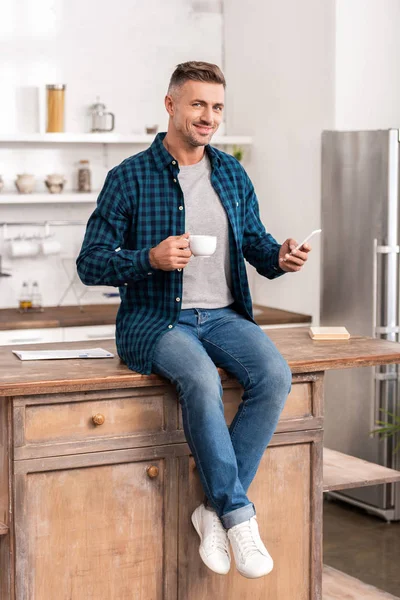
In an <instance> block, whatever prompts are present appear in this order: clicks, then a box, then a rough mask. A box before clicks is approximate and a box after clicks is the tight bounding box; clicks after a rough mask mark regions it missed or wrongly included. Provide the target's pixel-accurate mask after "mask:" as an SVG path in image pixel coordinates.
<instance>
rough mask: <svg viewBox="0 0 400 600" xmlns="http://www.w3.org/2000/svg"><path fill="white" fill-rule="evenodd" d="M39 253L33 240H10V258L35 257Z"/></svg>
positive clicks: (37, 246)
mask: <svg viewBox="0 0 400 600" xmlns="http://www.w3.org/2000/svg"><path fill="white" fill-rule="evenodd" d="M38 252H39V245H38V243H37V242H35V241H34V240H11V241H10V256H11V258H25V257H28V256H36V255H37V254H38Z"/></svg>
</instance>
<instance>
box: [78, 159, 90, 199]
mask: <svg viewBox="0 0 400 600" xmlns="http://www.w3.org/2000/svg"><path fill="white" fill-rule="evenodd" d="M91 191H92V186H91V172H90V164H89V161H88V160H80V161H79V169H78V192H85V193H89V192H91Z"/></svg>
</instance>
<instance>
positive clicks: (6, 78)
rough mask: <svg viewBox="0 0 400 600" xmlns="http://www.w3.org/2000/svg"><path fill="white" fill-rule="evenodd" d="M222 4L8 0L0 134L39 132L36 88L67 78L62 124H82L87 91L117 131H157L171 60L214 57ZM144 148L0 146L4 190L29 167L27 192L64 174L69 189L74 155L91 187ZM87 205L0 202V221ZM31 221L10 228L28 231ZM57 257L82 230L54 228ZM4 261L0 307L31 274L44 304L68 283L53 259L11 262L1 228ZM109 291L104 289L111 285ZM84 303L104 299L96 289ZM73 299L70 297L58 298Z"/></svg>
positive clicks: (0, 62) (86, 124) (2, 9)
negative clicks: (7, 273) (33, 181)
mask: <svg viewBox="0 0 400 600" xmlns="http://www.w3.org/2000/svg"><path fill="white" fill-rule="evenodd" d="M222 54H223V53H222V9H221V2H220V1H219V0H192V1H188V0H168V2H162V1H161V0H146V2H142V1H140V0H115V1H114V2H112V3H108V2H98V0H85V2H82V1H78V0H68V1H67V0H64V1H63V0H37V1H35V2H33V1H30V0H14V1H12V2H5V3H4V2H3V3H1V4H0V82H1V94H0V133H5V132H34V131H37V130H38V120H37V105H36V100H35V89H34V88H35V86H44V85H45V84H47V83H66V84H67V90H66V130H67V131H70V132H86V131H89V129H90V120H89V119H88V107H89V105H90V104H92V103H93V102H95V100H96V95H99V96H100V98H101V100H102V101H103V102H104V103H105V104H106V105H107V108H108V109H109V110H111V111H113V112H115V114H116V131H117V132H120V133H144V130H145V126H146V125H149V124H153V123H158V124H159V126H160V130H163V129H164V130H165V129H166V124H167V117H166V112H165V109H164V95H165V92H166V88H167V84H168V80H169V77H170V75H171V73H172V71H173V70H174V68H175V65H176V64H177V63H179V62H183V61H187V60H208V61H211V62H216V63H220V64H221V62H222ZM141 149H143V148H140V147H137V146H135V147H127V146H120V147H115V146H109V147H108V151H107V152H105V149H103V147H102V146H94V145H85V146H79V145H71V146H65V145H63V146H55V145H49V146H46V148H45V149H43V147H42V146H40V145H36V146H25V147H24V146H22V145H17V146H13V147H12V148H11V147H10V148H8V147H7V146H6V145H4V144H0V174H1V175H2V176H3V179H4V181H5V188H4V190H3V194H4V193H7V192H11V191H14V190H15V187H14V179H15V176H16V174H17V173H23V172H25V173H27V172H28V173H33V174H35V176H36V177H37V186H36V191H43V192H44V191H45V186H44V183H43V180H44V179H45V177H46V175H47V174H49V173H54V172H61V173H63V174H65V175H66V178H67V184H66V189H70V190H71V189H74V188H75V187H76V169H77V162H78V161H79V159H89V160H90V161H91V167H92V172H93V188H94V189H96V190H98V189H99V188H100V187H101V185H102V183H103V181H104V177H105V174H106V172H107V170H108V169H110V168H111V167H113V166H114V165H115V164H117V163H119V162H120V161H121V160H122V159H123V158H125V157H126V156H129V155H131V154H135V153H136V152H138V151H140V150H141ZM93 208H94V205H91V206H89V205H85V206H77V205H69V206H62V205H58V206H49V205H45V206H32V205H31V206H30V205H29V204H28V205H27V206H23V207H21V206H19V207H7V206H4V205H0V222H4V221H18V220H22V219H23V220H25V221H27V220H28V221H31V220H38V221H43V220H47V219H74V220H75V219H79V220H81V219H82V220H84V221H86V220H87V217H88V216H89V214H90V212H91V211H92V210H93ZM34 231H38V228H37V227H36V228H31V229H29V228H24V229H22V228H12V230H11V229H10V230H9V233H12V234H17V233H24V232H26V233H27V234H28V233H32V232H34ZM54 233H56V234H57V237H58V238H59V239H60V241H61V242H62V246H63V248H62V253H63V256H65V257H66V258H67V257H70V260H69V262H68V261H67V262H66V265H67V268H68V265H70V268H71V269H72V268H73V262H74V258H75V256H76V253H77V251H78V250H79V248H80V244H81V240H82V237H83V233H84V227H77V228H58V229H54ZM0 254H1V255H3V266H4V267H9V268H11V269H12V277H10V278H7V279H6V278H0V308H4V307H12V306H16V303H17V300H18V295H19V291H20V288H21V285H22V281H23V280H25V279H28V278H29V279H37V280H38V281H39V284H40V286H41V288H42V294H43V299H44V303H45V304H46V305H48V306H49V305H53V304H56V303H57V302H58V300H59V298H60V296H61V294H62V292H63V290H64V289H65V287H66V286H67V285H68V277H67V275H66V274H65V272H64V268H63V264H62V261H61V257H47V258H41V259H39V258H35V259H29V260H28V259H18V260H11V259H10V258H9V256H8V244H7V243H6V242H5V241H4V239H3V236H2V231H1V230H0ZM110 291H111V289H110ZM86 300H87V301H89V300H90V301H92V302H98V301H99V302H103V301H104V298H103V297H102V296H101V294H100V291H99V292H98V293H97V294H96V293H92V292H91V293H90V294H89V295H87V296H86ZM65 302H66V303H75V297H74V295H73V294H69V295H68V297H67V298H66V299H65Z"/></svg>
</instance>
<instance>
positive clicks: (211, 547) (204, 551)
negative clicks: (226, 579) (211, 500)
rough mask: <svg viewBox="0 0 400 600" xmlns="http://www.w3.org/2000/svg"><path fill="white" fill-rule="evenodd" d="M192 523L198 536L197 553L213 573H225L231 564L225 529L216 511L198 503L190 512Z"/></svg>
mask: <svg viewBox="0 0 400 600" xmlns="http://www.w3.org/2000/svg"><path fill="white" fill-rule="evenodd" d="M192 523H193V526H194V528H195V529H196V531H197V533H198V534H199V536H200V541H201V543H200V547H199V554H200V556H201V559H202V561H203V562H204V564H205V565H207V567H208V568H209V569H211V570H212V571H214V572H215V573H219V574H220V575H226V573H228V571H229V569H230V566H231V555H230V553H229V542H228V535H227V531H226V529H225V528H224V526H223V525H222V523H221V521H220V519H219V517H218V515H217V513H216V512H215V511H214V510H209V509H207V508H206V507H205V506H204V504H200V506H198V507H197V508H196V510H195V511H194V512H193V514H192Z"/></svg>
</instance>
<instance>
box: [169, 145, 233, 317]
mask: <svg viewBox="0 0 400 600" xmlns="http://www.w3.org/2000/svg"><path fill="white" fill-rule="evenodd" d="M179 169H180V170H179V175H178V179H179V184H180V186H181V188H182V191H183V196H184V203H185V231H189V233H192V234H193V235H215V236H217V248H216V250H215V252H214V254H212V255H211V256H207V257H201V256H193V255H192V256H191V257H190V260H189V262H188V264H187V265H186V267H185V268H184V269H183V298H182V309H185V308H222V307H224V306H229V305H230V304H232V302H234V297H233V296H232V291H231V290H232V277H231V265H230V258H229V230H228V227H229V223H228V217H227V214H226V212H225V209H224V207H223V205H222V203H221V200H220V199H219V196H218V194H217V193H216V191H215V190H214V188H213V187H212V185H211V180H210V177H211V165H210V160H209V158H208V156H207V153H206V152H204V157H203V158H202V160H201V161H200V162H198V163H196V164H194V165H186V166H180V167H179Z"/></svg>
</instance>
